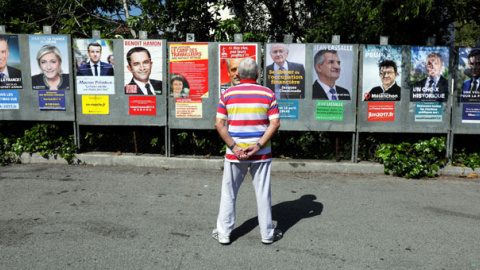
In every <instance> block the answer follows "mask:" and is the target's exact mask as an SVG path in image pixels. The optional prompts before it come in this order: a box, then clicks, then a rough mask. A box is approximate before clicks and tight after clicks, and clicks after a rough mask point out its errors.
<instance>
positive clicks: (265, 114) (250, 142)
mask: <svg viewBox="0 0 480 270" xmlns="http://www.w3.org/2000/svg"><path fill="white" fill-rule="evenodd" d="M238 69H239V76H240V80H241V81H240V84H239V85H237V86H234V87H231V88H229V89H228V90H226V91H225V93H224V94H223V95H221V97H220V102H219V105H218V109H217V120H216V122H215V127H216V129H217V131H218V133H219V134H220V137H222V139H223V141H224V142H225V143H226V144H227V146H228V149H227V153H226V155H225V163H224V170H223V181H222V194H221V199H220V209H219V214H218V219H217V228H216V229H215V230H213V232H212V236H213V238H214V239H216V240H217V241H218V242H219V243H221V244H230V234H231V232H232V230H233V227H234V225H235V224H234V223H235V202H236V198H237V194H238V190H239V188H240V185H241V184H242V182H243V179H244V177H245V175H246V174H247V171H248V169H249V168H250V174H251V175H252V178H253V186H254V189H255V194H256V198H257V209H258V223H259V227H260V233H261V237H262V243H264V244H271V243H273V242H274V241H276V240H279V239H280V238H281V237H282V231H280V230H278V229H275V226H274V225H273V221H272V208H271V198H270V194H271V191H270V171H271V158H272V153H271V143H270V138H271V137H272V136H273V134H274V133H275V131H276V130H277V129H278V128H279V127H280V114H279V111H278V105H277V101H276V99H275V94H274V93H273V92H272V91H271V90H270V89H268V88H266V87H263V86H260V85H258V84H257V83H256V79H257V78H258V75H259V72H258V66H257V63H256V62H255V60H253V59H252V58H245V59H244V60H243V61H242V62H241V63H240V65H239V67H238ZM253 112H254V113H253ZM226 122H228V128H227V126H226Z"/></svg>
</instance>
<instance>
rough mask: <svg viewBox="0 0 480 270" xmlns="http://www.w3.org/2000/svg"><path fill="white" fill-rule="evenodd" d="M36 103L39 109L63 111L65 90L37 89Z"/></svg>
mask: <svg viewBox="0 0 480 270" xmlns="http://www.w3.org/2000/svg"><path fill="white" fill-rule="evenodd" d="M38 104H39V108H40V110H59V111H65V91H63V90H60V91H56V90H38Z"/></svg>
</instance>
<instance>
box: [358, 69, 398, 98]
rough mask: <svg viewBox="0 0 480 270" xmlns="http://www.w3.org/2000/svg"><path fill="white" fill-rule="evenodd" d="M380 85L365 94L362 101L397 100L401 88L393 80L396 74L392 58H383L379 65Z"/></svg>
mask: <svg viewBox="0 0 480 270" xmlns="http://www.w3.org/2000/svg"><path fill="white" fill-rule="evenodd" d="M379 75H380V80H381V81H382V85H380V86H376V87H374V88H372V90H370V92H369V93H367V94H365V100H364V101H399V100H400V94H401V88H400V86H398V85H397V83H396V82H395V79H396V78H397V76H398V70H397V64H396V63H395V62H393V61H392V60H384V61H382V62H381V63H380V65H379Z"/></svg>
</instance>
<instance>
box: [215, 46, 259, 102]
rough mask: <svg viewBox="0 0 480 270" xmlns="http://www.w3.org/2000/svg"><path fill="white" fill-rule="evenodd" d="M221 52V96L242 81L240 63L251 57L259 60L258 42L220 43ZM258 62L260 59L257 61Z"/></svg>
mask: <svg viewBox="0 0 480 270" xmlns="http://www.w3.org/2000/svg"><path fill="white" fill-rule="evenodd" d="M218 46H219V50H218V51H219V54H220V57H219V59H220V63H219V69H218V70H220V78H219V84H218V85H220V90H219V93H220V94H219V95H218V96H219V97H220V95H222V94H223V92H225V90H227V89H228V88H230V87H232V86H235V85H237V84H239V83H240V78H239V77H238V65H239V64H240V62H242V60H243V59H244V58H247V57H250V58H252V59H253V60H255V61H257V44H247V43H239V44H232V43H228V44H219V45H218ZM257 63H258V61H257Z"/></svg>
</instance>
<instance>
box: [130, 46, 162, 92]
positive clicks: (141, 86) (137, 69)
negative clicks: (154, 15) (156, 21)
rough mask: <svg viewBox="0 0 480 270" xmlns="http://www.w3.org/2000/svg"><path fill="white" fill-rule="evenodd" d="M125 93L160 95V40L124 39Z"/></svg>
mask: <svg viewBox="0 0 480 270" xmlns="http://www.w3.org/2000/svg"><path fill="white" fill-rule="evenodd" d="M123 52H124V56H125V63H126V65H125V74H124V80H125V94H127V95H150V96H152V95H161V94H162V77H163V72H162V71H163V59H162V55H163V54H162V41H161V40H125V41H124V47H123Z"/></svg>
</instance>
